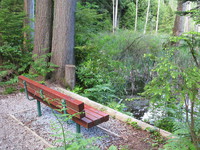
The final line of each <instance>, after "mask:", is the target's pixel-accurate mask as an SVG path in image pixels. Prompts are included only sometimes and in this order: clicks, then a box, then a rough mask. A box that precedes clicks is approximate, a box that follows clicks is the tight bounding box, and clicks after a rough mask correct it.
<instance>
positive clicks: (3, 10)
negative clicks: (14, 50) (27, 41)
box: [0, 0, 25, 46]
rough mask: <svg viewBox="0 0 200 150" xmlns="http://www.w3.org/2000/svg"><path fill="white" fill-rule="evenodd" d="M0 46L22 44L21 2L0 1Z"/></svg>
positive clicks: (23, 15) (12, 0)
mask: <svg viewBox="0 0 200 150" xmlns="http://www.w3.org/2000/svg"><path fill="white" fill-rule="evenodd" d="M0 6H1V7H0V24H1V26H0V33H1V34H0V46H2V45H3V44H4V43H6V42H7V43H9V44H10V45H11V46H18V45H22V43H23V20H24V17H25V14H24V13H23V1H19V0H1V1H0Z"/></svg>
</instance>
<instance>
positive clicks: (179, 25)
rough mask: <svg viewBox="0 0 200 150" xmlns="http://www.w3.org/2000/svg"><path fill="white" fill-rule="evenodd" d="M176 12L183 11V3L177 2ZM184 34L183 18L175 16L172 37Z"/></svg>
mask: <svg viewBox="0 0 200 150" xmlns="http://www.w3.org/2000/svg"><path fill="white" fill-rule="evenodd" d="M177 11H183V1H178V7H177ZM183 32H184V16H180V15H178V14H177V15H176V19H175V22H174V29H173V35H174V36H180V35H181V34H182V33H183Z"/></svg>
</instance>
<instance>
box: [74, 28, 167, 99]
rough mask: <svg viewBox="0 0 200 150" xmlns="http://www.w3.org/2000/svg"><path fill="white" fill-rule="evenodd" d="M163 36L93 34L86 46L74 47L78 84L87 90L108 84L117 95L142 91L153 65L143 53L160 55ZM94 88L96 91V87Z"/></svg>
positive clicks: (120, 32) (122, 32) (119, 32)
mask: <svg viewBox="0 0 200 150" xmlns="http://www.w3.org/2000/svg"><path fill="white" fill-rule="evenodd" d="M127 37H128V38H127ZM164 38H165V37H164V36H158V37H156V36H154V37H152V35H151V36H150V35H141V34H136V33H134V32H131V31H118V32H116V33H115V34H107V33H104V34H98V35H96V36H94V37H93V39H91V40H90V41H88V43H87V45H85V46H82V47H78V48H77V53H78V54H79V57H78V58H79V62H80V64H78V66H77V77H78V80H77V81H78V83H79V85H80V86H81V87H83V88H84V89H88V88H89V89H90V88H93V87H96V86H97V85H98V86H102V85H105V84H109V85H110V86H109V87H110V89H111V90H114V91H115V93H116V94H117V96H123V95H124V94H125V93H126V94H133V93H137V91H142V90H143V86H144V84H145V82H146V81H148V80H150V75H149V70H150V68H151V67H152V65H153V61H151V60H150V59H146V58H143V55H144V54H145V53H153V54H155V55H156V54H159V53H158V50H159V49H161V48H162V43H163V41H164V40H165V39H164ZM132 85H134V86H132ZM100 89H101V88H100ZM95 91H98V90H97V89H96V88H95Z"/></svg>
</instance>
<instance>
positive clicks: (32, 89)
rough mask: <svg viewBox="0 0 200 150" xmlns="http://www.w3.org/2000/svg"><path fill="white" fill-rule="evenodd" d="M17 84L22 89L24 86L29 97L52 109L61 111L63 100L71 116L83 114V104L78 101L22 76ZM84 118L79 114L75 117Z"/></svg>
mask: <svg viewBox="0 0 200 150" xmlns="http://www.w3.org/2000/svg"><path fill="white" fill-rule="evenodd" d="M18 82H19V85H20V86H21V87H22V88H25V84H26V88H27V92H28V94H29V95H30V96H32V97H33V98H35V99H37V100H39V101H41V102H42V103H44V104H46V105H48V106H50V107H51V108H53V109H62V108H63V105H62V100H65V103H66V107H67V113H69V114H72V115H73V114H76V113H79V112H84V103H83V102H81V101H79V100H76V99H74V98H72V97H70V96H67V95H65V94H62V93H60V92H58V91H55V90H53V89H51V88H48V87H46V86H45V85H42V84H40V83H38V82H36V81H33V80H31V79H29V78H26V77H24V76H19V77H18ZM24 83H25V84H24ZM61 113H63V112H61ZM84 116H85V114H84V113H79V114H77V115H76V116H75V117H77V118H83V117H84Z"/></svg>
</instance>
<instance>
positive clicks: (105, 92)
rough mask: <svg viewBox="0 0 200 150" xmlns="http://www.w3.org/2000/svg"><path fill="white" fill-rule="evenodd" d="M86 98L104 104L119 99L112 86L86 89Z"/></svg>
mask: <svg viewBox="0 0 200 150" xmlns="http://www.w3.org/2000/svg"><path fill="white" fill-rule="evenodd" d="M84 96H86V97H88V98H90V99H91V100H94V101H97V102H100V103H102V104H106V103H107V102H109V101H112V100H114V99H117V98H118V97H117V96H116V95H115V91H114V90H113V89H112V87H111V85H110V84H102V85H96V86H94V87H93V88H90V89H86V90H85V93H84Z"/></svg>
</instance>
